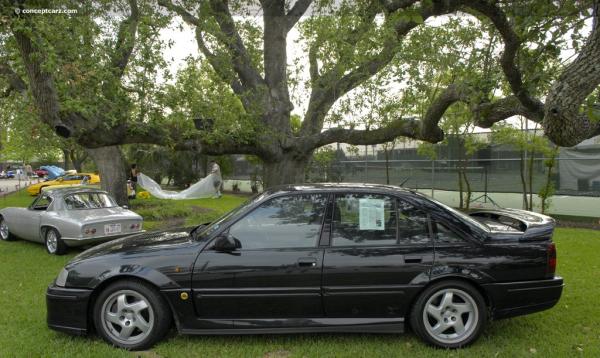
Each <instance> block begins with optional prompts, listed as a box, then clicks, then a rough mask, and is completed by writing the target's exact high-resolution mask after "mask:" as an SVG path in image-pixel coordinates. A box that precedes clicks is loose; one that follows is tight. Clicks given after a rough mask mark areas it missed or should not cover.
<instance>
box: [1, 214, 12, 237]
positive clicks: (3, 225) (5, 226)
mask: <svg viewBox="0 0 600 358" xmlns="http://www.w3.org/2000/svg"><path fill="white" fill-rule="evenodd" d="M15 239H16V238H15V235H13V234H11V232H10V229H9V228H8V224H7V223H6V220H4V217H2V216H0V240H2V241H13V240H15Z"/></svg>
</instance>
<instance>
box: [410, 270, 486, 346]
mask: <svg viewBox="0 0 600 358" xmlns="http://www.w3.org/2000/svg"><path fill="white" fill-rule="evenodd" d="M410 322H411V326H412V328H413V331H414V332H415V333H416V334H417V335H418V336H419V337H420V338H421V339H423V340H424V341H425V342H427V343H429V344H431V345H434V346H437V347H441V348H460V347H464V346H467V345H469V344H471V343H473V342H474V341H475V340H477V338H478V337H479V335H480V334H481V332H482V331H483V328H484V327H485V324H486V323H487V313H486V305H485V300H484V299H483V297H482V296H481V294H480V293H479V292H478V291H477V289H475V288H474V287H473V286H472V285H470V284H468V283H465V282H462V281H442V282H439V283H435V284H433V285H432V286H430V287H428V288H427V289H425V291H423V293H422V294H421V295H420V296H419V298H418V299H417V302H415V304H414V306H413V308H412V311H411V317H410Z"/></svg>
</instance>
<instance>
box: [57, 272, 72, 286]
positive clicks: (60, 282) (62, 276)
mask: <svg viewBox="0 0 600 358" xmlns="http://www.w3.org/2000/svg"><path fill="white" fill-rule="evenodd" d="M67 277H69V271H68V270H67V269H66V268H63V269H62V270H61V271H60V273H59V274H58V277H57V278H56V281H55V283H56V286H59V287H65V284H66V283H67Z"/></svg>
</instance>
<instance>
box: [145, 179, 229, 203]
mask: <svg viewBox="0 0 600 358" xmlns="http://www.w3.org/2000/svg"><path fill="white" fill-rule="evenodd" d="M137 178H138V181H137V183H138V185H139V186H141V187H142V188H144V189H146V191H148V192H149V193H150V194H152V196H154V197H157V198H159V199H173V200H181V199H200V198H210V197H212V196H214V195H216V194H217V189H216V188H215V181H221V178H220V176H219V175H216V174H209V175H208V176H207V177H206V178H203V179H202V180H200V181H199V182H197V183H196V184H193V185H191V186H190V187H189V188H187V189H185V190H182V191H173V190H163V189H162V188H161V187H160V185H159V184H158V183H157V182H155V181H154V180H152V178H150V177H149V176H147V175H145V174H143V173H139V174H138V177H137Z"/></svg>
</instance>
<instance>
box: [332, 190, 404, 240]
mask: <svg viewBox="0 0 600 358" xmlns="http://www.w3.org/2000/svg"><path fill="white" fill-rule="evenodd" d="M395 203H396V201H395V200H394V199H393V198H391V197H389V196H385V195H373V194H345V195H340V196H337V197H336V199H335V207H334V210H333V230H332V246H357V245H392V244H395V243H396V214H395V211H396V208H395Z"/></svg>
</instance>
